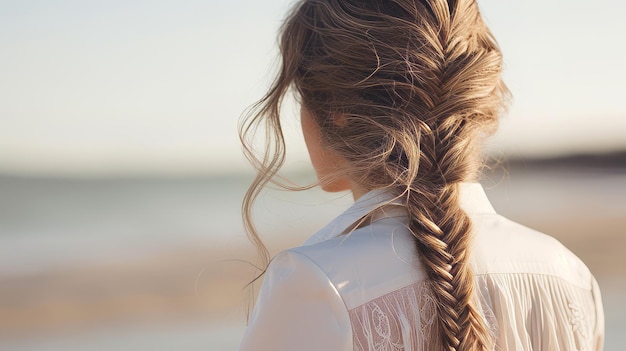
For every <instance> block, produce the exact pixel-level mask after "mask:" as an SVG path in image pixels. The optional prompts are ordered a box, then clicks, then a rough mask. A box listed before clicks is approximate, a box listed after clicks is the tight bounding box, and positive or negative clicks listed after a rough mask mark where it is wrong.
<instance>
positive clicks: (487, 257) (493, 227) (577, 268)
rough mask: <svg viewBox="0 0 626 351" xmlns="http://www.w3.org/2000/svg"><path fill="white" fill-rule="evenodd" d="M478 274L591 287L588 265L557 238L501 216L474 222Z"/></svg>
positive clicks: (474, 247) (474, 248)
mask: <svg viewBox="0 0 626 351" xmlns="http://www.w3.org/2000/svg"><path fill="white" fill-rule="evenodd" d="M473 222H474V238H473V240H474V242H473V246H472V258H473V264H474V271H475V274H507V273H510V274H541V275H549V276H554V277H558V278H561V279H565V280H567V281H569V282H570V283H572V284H575V285H578V286H580V287H584V288H589V287H590V286H591V281H592V279H593V277H592V275H591V272H590V271H589V269H588V268H587V266H586V265H585V264H584V263H583V262H582V260H580V259H579V258H578V257H577V256H576V255H575V254H574V253H572V252H571V251H570V250H569V249H568V248H567V247H565V246H564V245H563V244H562V243H561V242H559V241H558V240H557V239H555V238H554V237H552V236H550V235H548V234H545V233H542V232H539V231H537V230H534V229H531V228H528V227H526V226H524V225H522V224H519V223H517V222H514V221H511V220H509V219H507V218H505V217H502V216H500V215H492V216H480V217H478V218H474V219H473Z"/></svg>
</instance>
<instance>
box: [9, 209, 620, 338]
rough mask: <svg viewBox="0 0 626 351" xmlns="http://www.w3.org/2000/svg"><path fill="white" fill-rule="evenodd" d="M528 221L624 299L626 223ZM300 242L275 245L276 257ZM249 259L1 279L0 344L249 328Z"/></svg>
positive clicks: (187, 259) (163, 259)
mask: <svg viewBox="0 0 626 351" xmlns="http://www.w3.org/2000/svg"><path fill="white" fill-rule="evenodd" d="M522 222H523V223H524V224H526V225H528V226H530V227H533V228H535V229H539V230H542V231H545V232H548V233H554V234H556V235H555V237H556V238H557V239H559V240H560V241H561V242H563V243H564V244H565V245H566V246H568V247H569V248H570V249H571V250H572V251H573V252H575V253H576V254H577V255H578V256H579V257H580V258H581V259H583V260H584V261H585V262H586V263H587V264H588V266H589V267H590V269H591V270H592V272H593V273H594V274H595V275H596V277H597V278H598V280H599V281H600V284H601V287H602V288H606V289H610V290H611V291H612V293H613V294H624V293H626V282H625V281H624V279H623V278H624V277H626V255H624V254H623V253H622V252H621V251H622V247H624V245H625V244H626V237H624V235H622V233H621V228H625V227H626V216H618V217H609V218H566V217H562V218H552V219H551V220H545V219H541V220H535V221H533V220H532V218H528V219H526V220H525V221H522ZM559 233H560V234H559ZM589 233H593V234H591V235H590V234H589ZM301 239H302V238H291V239H290V240H283V241H277V242H270V243H269V244H271V248H272V252H277V251H278V250H280V249H284V248H288V247H291V246H295V245H297V244H298V242H299V241H300V240H301ZM245 260H248V261H250V262H254V261H255V254H254V251H253V249H252V248H251V247H232V246H226V245H222V246H219V247H206V246H193V247H187V248H176V249H172V250H169V251H163V252H159V253H152V254H144V255H142V256H141V257H137V258H134V259H126V260H124V261H118V262H108V263H103V262H97V261H94V262H83V263H81V264H80V265H75V266H69V267H68V266H65V267H56V268H55V267H51V268H50V269H48V270H45V271H43V272H41V273H38V274H34V275H20V276H13V277H4V278H2V279H1V280H0V337H2V338H8V337H11V338H13V337H15V338H20V337H26V336H28V335H33V334H39V333H56V334H58V333H63V332H76V331H78V330H81V329H84V328H94V327H98V326H102V325H106V324H120V323H146V322H159V321H164V322H165V321H167V322H171V321H176V320H181V321H182V320H185V321H188V320H194V319H195V320H199V321H205V322H207V323H208V322H210V321H212V322H215V323H220V322H222V321H224V322H226V321H227V320H228V321H232V320H233V319H234V320H239V321H243V320H244V319H245V309H246V301H249V295H247V292H248V293H249V291H250V290H249V289H245V288H244V287H245V286H246V284H247V282H249V281H250V280H251V278H252V276H253V274H254V269H253V268H252V266H251V264H250V263H246V262H244V261H245ZM616 277H617V278H616ZM602 285H605V286H606V287H604V286H602Z"/></svg>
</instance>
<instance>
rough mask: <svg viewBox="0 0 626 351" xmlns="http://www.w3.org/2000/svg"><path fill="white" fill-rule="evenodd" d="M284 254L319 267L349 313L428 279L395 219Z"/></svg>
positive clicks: (413, 247)
mask: <svg viewBox="0 0 626 351" xmlns="http://www.w3.org/2000/svg"><path fill="white" fill-rule="evenodd" d="M283 254H286V255H294V254H295V255H298V256H302V258H303V260H306V261H307V262H308V264H312V265H315V266H317V267H318V268H319V269H320V270H321V271H322V272H324V274H325V275H326V276H327V277H328V279H329V280H330V281H331V282H332V284H333V285H334V286H335V288H336V289H337V291H338V293H339V294H340V295H341V296H342V298H343V299H344V302H345V304H346V307H347V308H348V309H351V308H353V307H356V306H359V305H361V304H363V303H365V302H367V301H369V300H371V299H372V298H375V297H378V296H381V295H384V294H386V293H388V292H390V291H394V290H397V289H400V288H403V287H405V286H408V285H411V284H413V283H415V282H418V281H422V280H425V279H426V274H425V272H424V270H423V268H422V266H421V264H420V263H419V261H418V259H417V256H416V255H415V244H414V242H413V238H412V236H411V234H410V232H409V231H408V229H407V228H406V226H405V225H404V223H402V222H401V221H398V220H394V219H393V218H386V219H383V220H379V221H376V222H374V223H372V224H371V225H368V226H366V227H363V228H359V229H356V230H353V231H352V232H350V233H348V234H345V235H341V236H338V237H336V238H332V239H329V240H325V241H322V242H319V243H317V244H314V245H307V246H300V247H296V248H292V249H289V250H286V251H285V253H283Z"/></svg>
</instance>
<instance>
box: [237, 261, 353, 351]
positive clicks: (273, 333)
mask: <svg viewBox="0 0 626 351" xmlns="http://www.w3.org/2000/svg"><path fill="white" fill-rule="evenodd" d="M239 350H240V351H251V350H255V351H266V350H267V351H270V350H271V351H283V350H285V351H286V350H290V351H291V350H302V351H307V350H311V351H313V350H315V351H319V350H346V351H347V350H352V328H351V325H350V317H349V316H348V311H347V310H346V307H345V304H344V303H343V300H342V299H341V296H340V295H339V293H338V292H337V290H336V289H335V287H334V285H333V284H332V282H331V281H330V280H329V279H328V277H327V276H326V274H325V273H324V272H323V271H322V270H321V269H320V268H319V267H318V266H317V264H315V263H314V262H313V261H312V260H311V259H309V258H308V257H307V256H305V255H304V254H301V253H298V252H295V251H291V250H290V251H284V252H282V253H280V254H278V255H277V256H276V257H275V258H274V259H273V260H272V262H271V263H270V265H269V267H268V269H267V272H266V275H265V278H264V281H263V285H262V287H261V290H260V291H259V296H258V299H257V303H256V305H255V308H254V311H253V312H252V316H251V319H250V322H249V324H248V329H247V330H246V332H245V334H244V337H243V340H242V343H241V345H240V348H239Z"/></svg>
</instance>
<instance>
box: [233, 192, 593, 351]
mask: <svg viewBox="0 0 626 351" xmlns="http://www.w3.org/2000/svg"><path fill="white" fill-rule="evenodd" d="M389 200H390V197H389V195H387V194H385V193H383V192H381V191H379V190H374V191H371V192H369V193H368V194H366V195H364V196H362V197H361V198H360V199H359V200H358V201H356V202H355V203H354V205H353V206H352V207H350V208H349V209H348V210H347V211H345V212H344V213H343V214H341V215H340V216H339V217H337V218H335V219H334V220H333V221H331V222H330V223H329V224H328V225H327V226H325V227H324V228H323V229H321V230H320V231H319V232H317V233H316V234H315V235H313V236H312V237H311V238H309V239H308V240H307V241H306V242H305V243H304V245H303V246H301V247H297V248H293V249H290V250H286V251H283V252H281V253H279V254H278V255H277V256H276V257H274V259H273V260H272V262H271V263H270V265H269V267H268V269H267V272H266V275H265V278H264V282H263V285H262V287H261V290H260V292H259V296H258V300H257V304H256V306H255V309H254V311H253V313H252V315H251V319H250V323H249V325H248V329H247V330H246V333H245V335H244V338H243V341H242V343H241V346H240V350H242V351H247V350H263V351H265V350H267V351H270V350H271V351H279V350H311V351H312V350H316V351H319V350H385V351H393V350H415V351H417V350H431V349H432V347H429V345H430V338H431V337H432V334H431V328H432V327H433V326H434V325H436V323H434V322H435V318H437V317H436V314H435V302H434V299H433V296H432V294H431V292H430V291H429V289H428V287H427V281H426V273H425V271H424V268H423V266H422V265H421V263H420V262H419V260H418V259H417V257H416V254H415V244H414V241H413V238H412V237H411V234H410V233H409V231H408V230H407V228H406V224H407V220H408V219H407V214H406V211H405V210H404V208H403V207H401V206H399V205H397V206H387V207H385V208H383V209H380V210H378V211H377V212H376V215H375V216H374V218H373V219H372V218H368V225H366V226H362V225H360V224H361V223H360V222H362V221H363V219H364V218H366V216H367V215H368V214H369V213H370V212H372V211H373V210H374V209H376V208H378V207H380V205H381V204H383V203H386V202H388V201H389ZM461 207H462V208H463V209H464V210H465V211H466V212H467V213H468V215H469V216H470V217H471V219H472V222H473V228H474V229H473V242H472V248H471V260H472V265H473V271H474V274H475V281H476V292H477V294H476V295H477V296H476V299H477V302H478V303H479V306H480V310H481V311H482V314H483V317H484V318H485V320H486V321H487V324H488V326H489V328H490V331H491V334H492V336H493V337H494V339H495V341H496V346H495V350H550V351H555V350H601V349H602V344H603V339H604V316H603V310H602V301H601V298H600V291H599V289H598V285H597V283H596V281H595V279H594V278H593V276H592V275H591V273H590V272H589V270H588V269H587V267H586V266H585V265H584V264H583V262H582V261H580V259H578V258H577V257H576V256H575V255H574V254H572V253H571V252H570V251H569V250H567V249H566V248H565V247H564V246H563V245H562V244H560V243H559V242H558V241H556V240H555V239H553V238H551V237H549V236H547V235H545V234H541V233H538V232H536V231H534V230H532V229H529V228H526V227H523V226H521V225H519V224H517V223H514V222H512V221H510V220H507V219H506V218H503V217H502V216H500V215H498V214H496V213H495V211H494V209H493V207H492V206H491V204H490V203H489V201H488V199H487V197H486V195H485V193H484V191H483V189H482V187H481V186H480V184H477V183H466V184H462V186H461ZM370 222H371V223H370ZM355 227H357V229H354V228H355ZM342 234H345V235H342Z"/></svg>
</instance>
